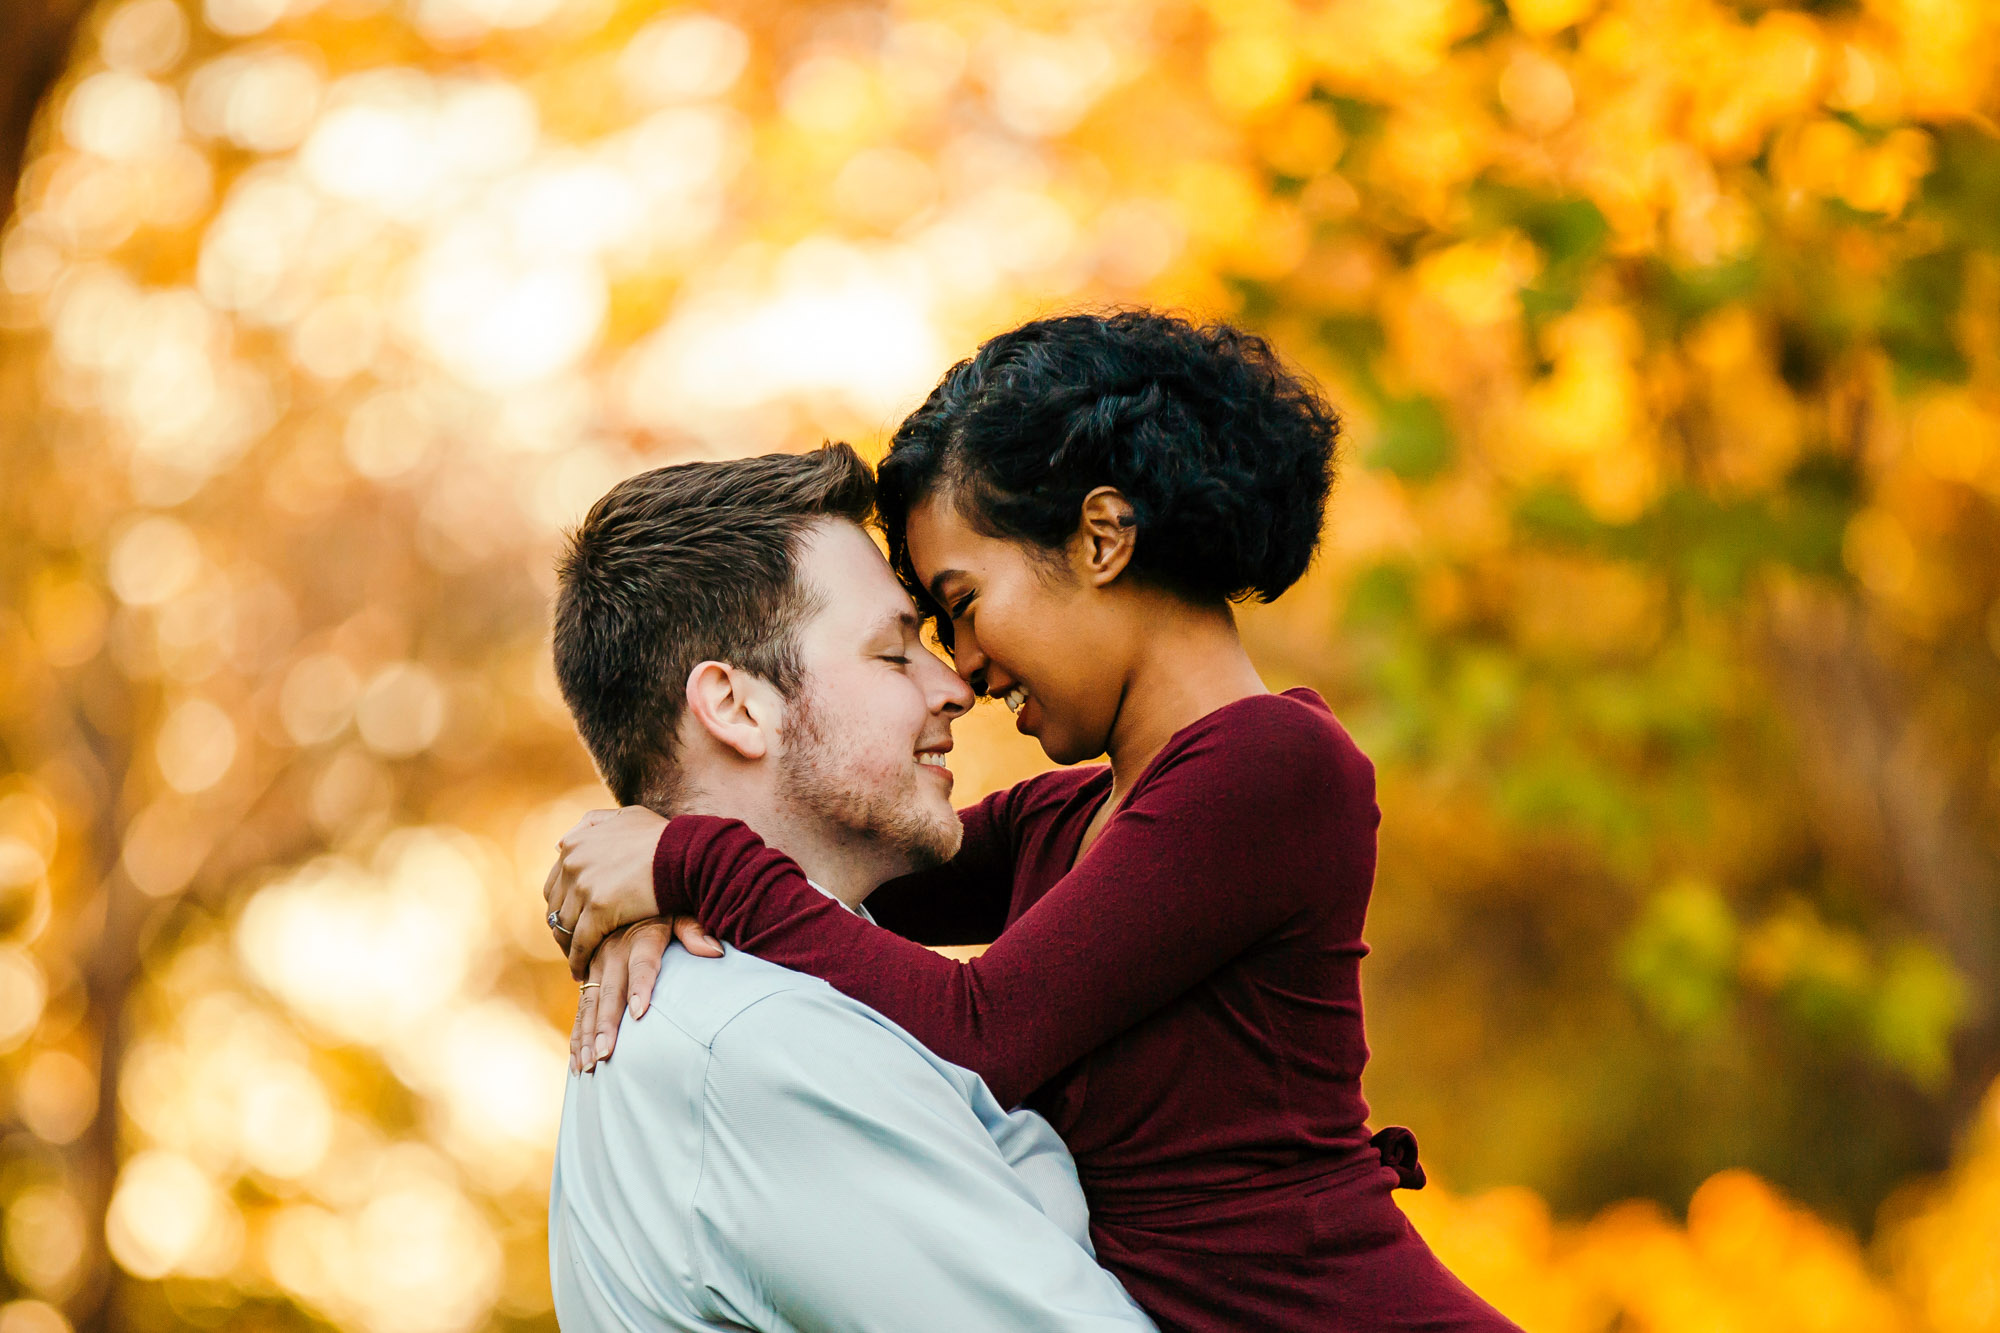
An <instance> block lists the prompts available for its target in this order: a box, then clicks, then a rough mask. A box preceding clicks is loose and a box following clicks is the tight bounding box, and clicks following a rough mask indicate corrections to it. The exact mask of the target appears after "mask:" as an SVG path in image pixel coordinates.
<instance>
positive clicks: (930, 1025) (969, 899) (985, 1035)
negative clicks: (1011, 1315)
mask: <svg viewBox="0 0 2000 1333" xmlns="http://www.w3.org/2000/svg"><path fill="white" fill-rule="evenodd" d="M1110 788H1111V774H1110V770H1109V769H1107V768H1103V767H1093V768H1082V769H1067V770H1060V771H1057V772H1053V773H1046V774H1043V775H1041V776H1040V777H1036V778H1031V779H1029V780H1028V781H1026V782H1022V783H1020V784H1018V785H1016V786H1014V787H1012V788H1009V789H1008V790H1006V791H1002V792H998V793H995V794H994V795H992V796H990V797H988V798H987V799H985V800H984V801H981V802H980V803H979V804H977V805H975V806H973V807H972V808H970V809H969V810H965V811H963V812H961V813H962V816H963V818H964V821H965V839H964V843H963V844H962V846H961V849H960V851H959V853H958V855H957V856H956V857H955V858H954V859H953V860H952V861H951V862H949V863H948V864H947V865H945V866H943V867H940V868H939V869H937V870H934V871H929V872H926V873H923V874H920V875H915V876H911V877H909V878H907V879H903V880H898V881H895V882H894V883H892V884H889V885H885V886H884V887H883V888H882V889H881V890H879V891H878V892H877V893H876V894H875V895H874V896H873V897H871V898H870V900H869V908H870V911H871V912H873V913H874V914H875V915H876V917H877V919H878V920H880V921H881V922H882V923H883V927H887V928H881V927H877V926H874V925H870V924H869V923H868V922H866V921H864V920H862V919H861V918H859V917H857V916H855V915H853V914H852V913H849V912H847V911H845V910H843V909H842V908H841V907H840V906H839V905H838V904H837V903H835V902H833V901H832V900H831V899H829V898H827V897H826V896H825V895H823V894H821V893H820V892H819V891H818V890H816V889H815V888H813V887H812V886H811V885H810V884H808V883H807V882H806V878H805V875H804V872H803V871H801V870H800V869H799V867H798V865H797V863H796V862H794V861H792V860H791V858H789V857H787V856H785V855H784V854H782V853H780V852H777V851H774V850H772V849H771V848H769V847H766V846H765V845H764V843H763V842H762V840H761V839H759V838H758V837H757V836H756V834H754V833H752V832H751V831H750V829H749V828H748V827H747V826H746V825H744V824H742V823H741V822H740V821H737V820H730V819H719V818H713V817H708V816H682V817H680V818H677V819H674V820H672V821H671V822H670V823H669V824H668V825H667V829H666V831H665V832H664V833H663V834H662V835H661V838H660V844H659V848H658V851H657V853H656V855H655V858H654V879H655V888H656V890H657V892H658V894H659V897H660V900H661V903H662V904H663V905H674V904H681V903H690V902H691V903H692V904H693V905H694V908H695V914H696V915H697V916H698V917H699V918H700V919H701V920H702V922H704V923H705V924H706V925H707V926H708V928H709V929H710V930H711V931H713V932H714V933H716V934H717V935H719V936H721V937H722V938H723V939H725V940H727V941H729V942H730V943H732V944H734V945H736V946H737V947H738V948H742V949H746V950H748V951H750V952H752V953H755V954H757V955H758V956H760V957H762V958H765V959H768V960H769V961H771V962H775V963H779V964H781V965H783V966H786V967H790V968H794V969H796V970H798V971H802V972H808V973H811V974H813V975H815V976H818V977H822V978H824V979H825V980H826V981H828V982H830V983H831V984H833V985H834V986H835V987H837V988H839V989H840V990H842V991H844V992H846V993H847V994H849V995H851V996H853V997H854V998H856V999H858V1000H861V1001H862V1002H863V1003H865V1004H868V1005H870V1006H871V1007H873V1008H874V1009H876V1010H877V1011H879V1012H880V1013H882V1014H884V1015H886V1016H888V1017H889V1018H891V1019H894V1020H895V1021H896V1022H898V1023H900V1024H902V1026H903V1027H905V1028H906V1029H908V1030H909V1031H910V1032H911V1033H912V1034H914V1035H915V1036H916V1037H917V1038H918V1039H919V1040H921V1041H922V1042H924V1044H925V1045H927V1046H929V1047H930V1048H931V1049H932V1050H934V1051H936V1052H937V1053H938V1054H939V1055H941V1056H943V1057H944V1058H945V1059H947V1060H950V1061H952V1062H954V1063H956V1064H960V1065H963V1066H965V1067H966V1068H968V1069H971V1070H974V1071H976V1072H977V1073H979V1074H980V1075H981V1076H982V1077H984V1078H985V1080H986V1082H987V1084H988V1085H989V1086H990V1087H991V1088H992V1090H993V1093H994V1095H995V1096H996V1097H997V1098H998V1099H999V1100H1000V1102H1001V1103H1002V1104H1003V1105H1008V1106H1012V1105H1016V1104H1019V1103H1022V1102H1024V1101H1025V1102H1027V1103H1028V1104H1029V1105H1031V1106H1033V1107H1034V1108H1035V1109H1036V1110H1038V1111H1040V1112H1042V1113H1043V1114H1044V1115H1046V1116H1047V1117H1048V1118H1049V1120H1050V1121H1051V1122H1052V1123H1053V1124H1054V1126H1055V1128H1056V1130H1057V1131H1058V1132H1059V1133H1060V1134H1061V1135H1062V1137H1063V1138H1064V1140H1065V1141H1066V1142H1067V1143H1068V1144H1069V1147H1070V1150H1071V1152H1072V1153H1073V1154H1074V1155H1075V1157H1076V1161H1077V1167H1078V1171H1079V1173H1080V1175H1081V1176H1082V1180H1083V1185H1084V1190H1085V1193H1086V1195H1087V1196H1088V1198H1089V1201H1090V1205H1091V1215H1092V1236H1093V1240H1094V1241H1095V1243H1096V1245H1097V1249H1098V1258H1099V1260H1100V1261H1101V1262H1103V1263H1104V1264H1105V1265H1106V1266H1107V1267H1109V1268H1110V1269H1111V1270H1112V1271H1113V1272H1114V1273H1116V1274H1117V1275H1118V1276H1119V1277H1120V1278H1121V1279H1122V1280H1123V1281H1124V1282H1125V1284H1126V1287H1127V1289H1128V1290H1130V1291H1131V1293H1132V1295H1133V1297H1134V1298H1135V1299H1137V1300H1138V1301H1139V1303H1140V1304H1141V1305H1143V1306H1144V1307H1145V1308H1146V1309H1147V1311H1148V1312H1149V1313H1151V1314H1152V1315H1153V1317H1154V1318H1155V1320H1157V1321H1158V1322H1159V1323H1160V1325H1161V1326H1162V1327H1163V1328H1165V1329H1170V1330H1171V1329H1186V1330H1202V1331H1203V1333H1224V1331H1225V1330H1228V1331H1231V1333H1242V1331H1246V1330H1292V1329H1296V1330H1301V1331H1303V1330H1308V1329H1332V1328H1339V1329H1354V1330H1377V1329H1381V1330H1388V1329H1416V1328H1423V1329H1495V1330H1500V1329H1511V1328H1512V1327H1513V1326H1512V1325H1511V1324H1509V1323H1508V1322H1507V1321H1506V1320H1505V1319H1504V1318H1502V1317H1501V1316H1500V1315H1499V1314H1498V1313H1497V1312H1495V1311H1494V1310H1493V1309H1492V1308H1491V1307H1490V1306H1488V1305H1486V1304H1485V1303H1484V1302H1483V1301H1481V1300H1480V1299H1479V1298H1478V1297H1477V1296H1475V1295H1473V1294H1472V1292H1471V1291H1469V1290H1468V1289H1467V1288H1465V1287H1464V1286H1463V1284H1461V1283H1460V1282H1459V1281H1458V1280H1457V1279H1456V1278H1454V1277H1452V1276H1451V1274H1450V1273H1449V1272H1447V1271H1446V1270H1445V1269H1444V1268H1443V1266H1442V1265H1440V1264H1439V1263H1438V1262H1437V1260H1436V1259H1435V1258H1434V1257H1432V1255H1431V1253H1430V1250H1429V1249H1428V1247H1427V1246H1425V1245H1424V1243H1423V1241H1422V1240H1421V1239H1420V1238H1419V1237H1418V1236H1417V1235H1416V1233H1415V1232H1414V1231H1413V1230H1412V1229H1411V1228H1410V1226H1409V1224H1408V1223H1407V1221H1405V1220H1404V1218H1403V1215H1402V1213H1401V1211H1400V1210H1399V1209H1397V1208H1396V1206H1395V1205H1394V1203H1393V1202H1392V1201H1391V1199H1390V1197H1389V1190H1390V1189H1391V1188H1393V1187H1394V1186H1396V1185H1397V1184H1398V1183H1414V1181H1416V1180H1420V1179H1421V1177H1420V1175H1419V1174H1418V1173H1416V1172H1415V1171H1414V1151H1413V1145H1410V1144H1407V1143H1406V1142H1405V1141H1407V1138H1408V1136H1407V1134H1406V1133H1404V1134H1402V1135H1401V1136H1400V1140H1399V1141H1393V1142H1391V1143H1390V1144H1389V1146H1387V1147H1384V1148H1380V1149H1378V1147H1377V1146H1375V1145H1372V1144H1371V1141H1370V1136H1369V1133H1368V1130H1367V1127H1366V1121H1367V1117H1368V1107H1367V1103H1366V1102H1365V1101H1364V1100H1363V1099H1362V1095H1361V1072H1362V1067H1363V1065H1364V1064H1365V1063H1366V1062H1367V1058H1368V1047H1367V1042H1366V1040H1365V1038H1364V1036H1363V1031H1362V1019H1361V986H1360V964H1361V959H1362V956H1363V955H1364V954H1365V953H1366V952H1367V947H1366V946H1365V945H1364V944H1363V943H1362V941H1361V928H1362V921H1363V917H1364V915H1365V913H1366V910H1367V906H1368V895H1369V890H1370V888H1371V885H1372V883H1373V879H1374V869H1375V830H1376V825H1377V823H1378V822H1379V814H1378V811H1377V809H1376V805H1375V783H1374V769H1373V766H1372V765H1371V764H1370V763H1369V761H1368V759H1367V758H1366V756H1364V755H1363V754H1362V753H1361V752H1360V750H1359V749H1357V748H1356V747H1355V745H1354V743H1353V741H1352V740H1351V739H1350V738H1349V737H1348V735H1347V733H1346V731H1345V730H1343V729H1342V728H1341V726H1340V724H1339V723H1338V722H1337V721H1335V720H1334V717H1333V715H1332V713H1331V712H1330V711H1329V710H1328V708H1327V706H1326V704H1325V703H1324V702H1323V701H1322V700H1321V699H1320V697H1319V696H1318V695H1317V694H1315V693H1313V692H1312V691H1310V690H1291V691H1287V692H1286V693H1284V694H1282V695H1261V696H1255V697H1252V698H1247V699H1241V700H1238V701H1236V702H1235V703H1232V704H1229V705H1227V706H1225V707H1223V708H1220V709H1218V710H1216V711H1215V712H1214V713H1211V714H1209V715H1208V716H1207V717H1204V718H1202V719H1200V720H1199V721H1197V722H1195V723H1193V724H1192V725H1190V726H1188V727H1187V728H1185V729H1183V730H1182V731H1180V732H1178V733H1177V734H1176V735H1175V736H1174V737H1173V738H1172V739H1171V740H1169V741H1168V743H1167V744H1166V745H1165V746H1164V747H1163V748H1162V749H1161V750H1160V752H1159V753H1158V754H1157V755H1155V756H1154V758H1153V760H1152V762H1151V763H1149V764H1148V765H1147V766H1146V768H1145V770H1144V771H1143V772H1142V773H1141V774H1140V776H1139V779H1138V780H1137V781H1136V782H1135V783H1134V784H1133V785H1132V789H1131V791H1130V793H1129V794H1128V796H1127V798H1126V801H1125V804H1124V806H1123V807H1122V808H1121V809H1120V810H1119V811H1118V812H1117V813H1116V814H1115V815H1114V816H1113V817H1112V818H1111V819H1110V821H1109V822H1108V823H1106V825H1105V826H1104V829H1103V832H1102V833H1101V834H1100V836H1099V837H1098V840H1097V842H1096V843H1095V844H1094V845H1093V846H1092V847H1091V848H1090V851H1089V853H1088V854H1087V855H1085V856H1083V857H1081V858H1079V857H1078V856H1077V849H1078V845H1079V844H1080V842H1081V840H1082V837H1083V833H1084V830H1085V828H1086V827H1087V826H1088V824H1089V823H1090V821H1091V817H1092V815H1093V814H1094V813H1095V812H1096V810H1097V809H1098V807H1099V806H1100V804H1101V803H1102V802H1103V801H1104V800H1105V798H1106V796H1107V795H1108V793H1109V792H1110ZM898 932H900V933H898ZM906 936H908V937H909V938H906ZM989 939H990V940H993V941H994V943H993V945H992V947H991V948H989V949H988V950H987V951H986V953H985V954H984V955H983V956H982V957H980V958H978V959H975V960H974V961H972V962H970V963H959V962H956V961H954V960H952V959H949V958H945V957H942V956H940V955H938V954H935V953H933V952H931V951H930V950H929V949H927V948H924V947H923V945H922V944H919V943H916V942H913V941H916V940H921V941H923V942H924V943H929V944H951V943H978V942H983V941H985V940H989ZM1404 1153H1406V1154H1407V1157H1408V1160H1407V1161H1404V1162H1402V1163H1401V1165H1400V1171H1399V1169H1398V1166H1397V1165H1392V1164H1391V1163H1390V1159H1393V1158H1396V1157H1398V1156H1399V1155H1402V1154H1404Z"/></svg>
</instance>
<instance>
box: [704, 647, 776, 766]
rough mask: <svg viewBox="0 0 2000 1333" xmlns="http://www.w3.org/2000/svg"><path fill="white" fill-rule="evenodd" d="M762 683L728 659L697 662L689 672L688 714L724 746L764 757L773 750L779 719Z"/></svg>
mask: <svg viewBox="0 0 2000 1333" xmlns="http://www.w3.org/2000/svg"><path fill="white" fill-rule="evenodd" d="M761 686H763V682H762V681H760V680H758V679H757V677H755V676H753V675H751V674H750V673H749V672H747V671H740V670H738V669H737V668H735V667H733V666H730V665H729V664H728V663H726V662H698V663H696V664H695V668H694V670H693V671H690V672H689V673H688V681H687V700H688V709H687V710H688V716H689V717H691V718H693V719H694V721H695V724H696V725H697V726H699V727H700V728H701V729H702V730H703V731H706V732H707V733H708V734H709V735H710V736H712V737H714V738H715V741H716V743H717V744H719V745H721V746H722V747H723V748H724V749H727V750H733V751H734V752H735V753H736V754H737V755H738V756H740V757H741V758H744V759H762V758H763V757H764V756H765V755H766V754H769V753H770V750H771V737H772V732H771V724H772V723H773V722H774V721H775V720H776V719H775V718H774V717H773V716H772V714H771V709H770V707H769V701H768V700H766V699H765V698H763V697H762V691H761V689H760V687H761Z"/></svg>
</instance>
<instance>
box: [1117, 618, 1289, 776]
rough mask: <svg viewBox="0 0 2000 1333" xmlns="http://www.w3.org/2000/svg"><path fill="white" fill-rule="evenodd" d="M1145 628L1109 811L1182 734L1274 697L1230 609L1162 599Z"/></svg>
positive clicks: (1122, 715) (1128, 688) (1129, 685)
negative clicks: (1217, 714)
mask: <svg viewBox="0 0 2000 1333" xmlns="http://www.w3.org/2000/svg"><path fill="white" fill-rule="evenodd" d="M1154 600H1155V599H1151V598H1149V601H1154ZM1137 623H1139V624H1142V625H1143V626H1144V632H1143V637H1142V638H1141V643H1142V645H1143V646H1142V648H1141V650H1140V655H1139V658H1138V660H1137V662H1136V663H1135V664H1134V667H1133V670H1132V671H1131V674H1130V675H1129V677H1128V678H1127V680H1126V684H1125V693H1124V697H1123V698H1122V699H1121V700H1120V701H1119V705H1118V716H1117V718H1116V719H1115V720H1114V721H1113V722H1112V725H1111V735H1110V737H1109V739H1108V741H1107V743H1106V747H1105V748H1106V750H1107V752H1108V753H1109V755H1110V758H1111V797H1110V799H1109V800H1108V801H1107V802H1106V803H1105V806H1106V811H1107V813H1108V812H1109V810H1110V809H1111V808H1115V807H1116V806H1117V805H1118V804H1119V803H1120V802H1122V801H1123V800H1124V799H1125V793H1126V792H1128V791H1130V790H1131V787H1132V784H1133V783H1134V782H1137V781H1138V780H1139V775H1140V774H1141V773H1142V772H1144V771H1145V768H1146V765H1147V764H1149V763H1151V762H1152V761H1153V756H1154V755H1156V754H1158V753H1159V752H1160V749H1161V747H1162V746H1164V745H1165V744H1166V743H1167V742H1168V741H1169V740H1171V739H1172V738H1173V736H1174V733H1175V732H1178V731H1180V730H1181V729H1182V728H1184V727H1186V726H1188V725H1189V724H1190V723H1192V722H1196V721H1198V720H1200V719H1201V718H1204V717H1207V716H1208V715H1209V714H1210V713H1213V712H1214V711H1215V710H1216V709H1218V708H1220V707H1222V706H1223V705H1224V704H1229V703H1234V702H1235V701H1236V700H1238V699H1244V698H1248V697H1249V696H1251V695H1254V694H1268V693H1270V690H1269V689H1268V688H1267V687H1266V686H1265V684H1264V681H1263V678H1262V677H1260V676H1259V675H1258V674H1257V668H1256V666H1255V665H1254V664H1253V663H1252V662H1251V661H1250V654H1249V653H1248V652H1247V651H1245V649H1244V647H1243V639H1242V637H1241V636H1240V635H1239V634H1238V633H1237V632H1236V617H1235V615H1234V614H1233V613H1232V612H1231V610H1230V608H1229V607H1228V605H1227V604H1225V605H1222V606H1217V607H1191V606H1189V605H1188V604H1187V603H1186V602H1185V601H1182V600H1181V599H1179V598H1176V597H1169V596H1166V595H1159V596H1158V597H1157V600H1156V601H1155V604H1154V605H1151V606H1148V607H1145V608H1143V609H1142V619H1141V620H1139V621H1138V622H1137Z"/></svg>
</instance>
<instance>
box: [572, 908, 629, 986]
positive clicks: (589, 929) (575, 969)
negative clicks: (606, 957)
mask: <svg viewBox="0 0 2000 1333" xmlns="http://www.w3.org/2000/svg"><path fill="white" fill-rule="evenodd" d="M607 915H608V914H607V913H606V912H605V911H604V909H603V908H602V907H600V906H599V905H598V904H596V903H594V902H591V901H590V900H589V899H588V898H587V897H586V898H584V900H583V910H582V911H581V912H579V913H578V914H577V918H576V924H575V925H574V926H573V927H572V930H571V934H570V937H569V974H570V975H571V976H572V977H575V978H576V979H577V980H578V981H583V980H586V979H587V978H588V977H589V976H590V960H591V959H592V958H593V957H595V956H596V954H597V946H599V945H600V944H602V943H604V937H605V936H606V935H608V934H610V933H611V932H612V931H613V930H615V929H616V928H617V926H618V923H617V922H615V921H607V920H605V917H606V916H607Z"/></svg>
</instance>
